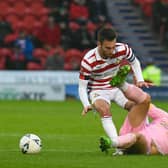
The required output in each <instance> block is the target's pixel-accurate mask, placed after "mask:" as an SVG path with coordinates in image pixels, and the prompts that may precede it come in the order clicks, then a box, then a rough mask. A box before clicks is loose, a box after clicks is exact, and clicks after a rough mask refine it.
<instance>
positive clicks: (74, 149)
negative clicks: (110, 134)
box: [0, 100, 168, 168]
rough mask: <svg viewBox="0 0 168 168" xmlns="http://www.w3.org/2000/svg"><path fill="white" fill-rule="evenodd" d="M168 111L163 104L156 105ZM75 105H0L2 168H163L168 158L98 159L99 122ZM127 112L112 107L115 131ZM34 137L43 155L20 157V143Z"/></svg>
mask: <svg viewBox="0 0 168 168" xmlns="http://www.w3.org/2000/svg"><path fill="white" fill-rule="evenodd" d="M156 104H157V105H158V106H160V107H162V108H164V109H165V110H166V109H167V110H168V103H167V102H162V103H161V102H156ZM81 110H82V106H81V104H80V102H79V101H73V100H68V101H66V102H33V101H29V102H28V101H27V102H26V101H1V102H0V168H103V167H105V168H111V167H113V168H118V167H119V168H135V167H136V168H140V167H147V168H153V167H158V168H163V167H165V168H167V165H168V157H167V156H138V155H133V156H119V157H114V156H111V154H109V155H105V154H104V153H101V152H100V151H99V148H98V139H99V137H100V136H101V135H104V131H103V129H102V127H101V124H100V120H99V116H97V115H93V113H89V114H88V115H87V116H85V117H81V115H80V114H81ZM125 114H126V112H125V111H124V110H122V109H120V108H119V107H117V106H116V105H113V118H114V121H115V123H117V127H118V128H119V126H120V125H121V123H122V121H123V119H124V116H125ZM26 133H35V134H37V135H38V136H40V138H41V139H42V144H43V148H42V151H41V153H39V154H36V155H26V154H22V153H21V152H20V151H19V148H18V144H19V139H20V138H21V136H22V135H24V134H26Z"/></svg>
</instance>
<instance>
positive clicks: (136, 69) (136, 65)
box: [130, 57, 153, 88]
mask: <svg viewBox="0 0 168 168" xmlns="http://www.w3.org/2000/svg"><path fill="white" fill-rule="evenodd" d="M130 65H131V67H132V70H133V73H134V75H135V78H136V85H137V86H138V87H143V86H144V87H147V88H148V87H149V86H153V84H152V83H149V82H145V81H144V79H143V76H142V69H141V65H140V62H139V60H138V59H137V58H136V57H135V58H134V60H133V61H132V62H130Z"/></svg>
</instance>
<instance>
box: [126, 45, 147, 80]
mask: <svg viewBox="0 0 168 168" xmlns="http://www.w3.org/2000/svg"><path fill="white" fill-rule="evenodd" d="M125 47H126V59H127V60H128V62H129V64H130V65H131V67H132V70H133V72H134V75H135V77H136V79H137V81H138V82H141V81H144V78H143V75H142V69H141V65H140V62H139V60H138V59H137V58H136V57H135V55H134V53H133V51H132V49H131V48H130V47H128V45H125Z"/></svg>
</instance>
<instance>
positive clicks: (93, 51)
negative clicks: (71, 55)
mask: <svg viewBox="0 0 168 168" xmlns="http://www.w3.org/2000/svg"><path fill="white" fill-rule="evenodd" d="M96 49H97V48H93V49H91V50H89V51H88V52H86V54H85V55H84V57H83V59H87V60H89V59H91V58H93V57H95V55H96Z"/></svg>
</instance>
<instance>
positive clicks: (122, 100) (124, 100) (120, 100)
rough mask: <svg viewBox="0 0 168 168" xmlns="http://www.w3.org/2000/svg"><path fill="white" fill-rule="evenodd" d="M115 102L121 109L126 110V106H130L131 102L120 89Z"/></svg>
mask: <svg viewBox="0 0 168 168" xmlns="http://www.w3.org/2000/svg"><path fill="white" fill-rule="evenodd" d="M114 102H115V103H116V104H118V105H119V106H120V107H122V108H126V105H128V102H129V100H128V99H127V98H126V97H125V95H124V94H123V92H122V91H121V90H120V89H116V91H115V94H114Z"/></svg>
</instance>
